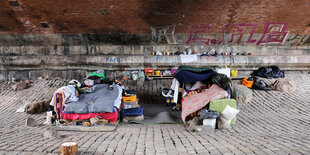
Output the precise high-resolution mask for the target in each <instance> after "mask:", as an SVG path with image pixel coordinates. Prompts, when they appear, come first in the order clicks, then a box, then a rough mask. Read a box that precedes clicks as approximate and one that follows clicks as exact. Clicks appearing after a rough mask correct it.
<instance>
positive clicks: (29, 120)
mask: <svg viewBox="0 0 310 155" xmlns="http://www.w3.org/2000/svg"><path fill="white" fill-rule="evenodd" d="M25 125H26V126H27V127H35V126H38V125H39V124H38V122H37V121H36V120H35V119H34V118H32V117H28V118H27V119H26V124H25Z"/></svg>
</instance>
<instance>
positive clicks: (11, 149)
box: [0, 74, 310, 154]
mask: <svg viewBox="0 0 310 155" xmlns="http://www.w3.org/2000/svg"><path fill="white" fill-rule="evenodd" d="M288 78H290V79H292V80H294V81H295V82H296V83H297V91H296V92H294V93H281V92H276V91H268V92H266V91H254V99H253V100H252V101H251V102H250V103H247V104H241V105H238V109H240V110H241V111H240V113H239V114H238V117H237V121H236V125H234V126H233V127H232V128H231V129H229V130H223V131H220V130H216V131H215V133H214V134H206V133H203V132H202V133H190V132H187V131H186V130H185V128H184V127H183V125H181V124H179V125H130V124H127V125H120V126H118V128H117V130H116V131H115V132H67V131H62V132H59V134H61V135H63V136H64V137H63V138H58V139H47V138H43V136H42V135H43V133H44V132H45V131H46V130H47V128H48V127H46V126H39V127H25V119H26V118H27V117H30V116H31V117H34V118H35V119H36V120H37V121H38V122H40V123H43V122H44V119H45V117H44V114H38V115H29V114H26V113H16V109H17V108H19V107H20V106H22V105H23V104H25V103H26V102H34V101H39V100H41V99H45V98H48V97H50V95H51V94H52V92H53V91H54V90H55V89H57V88H58V87H60V86H62V85H63V84H64V82H63V81H62V80H57V79H54V80H45V79H43V80H39V81H36V82H35V83H34V84H33V86H32V87H31V88H29V89H26V90H22V91H18V92H14V91H12V90H11V84H8V83H7V82H2V83H0V90H1V91H0V99H1V100H0V154H58V153H59V152H60V149H59V144H60V143H61V142H62V141H64V140H76V141H78V150H79V153H80V154H103V153H104V154H310V135H309V129H310V112H309V111H310V104H309V103H310V96H309V93H310V90H309V88H310V75H309V74H298V75H288ZM272 81H274V80H269V82H272ZM157 82H158V81H157ZM152 84H154V81H148V82H146V84H145V87H146V86H147V85H148V86H151V85H152ZM155 84H156V81H155ZM166 85H168V84H166ZM139 89H142V88H139ZM156 91H157V90H155V92H156ZM148 93H150V92H148Z"/></svg>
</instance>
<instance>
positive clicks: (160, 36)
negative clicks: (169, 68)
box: [151, 25, 182, 44]
mask: <svg viewBox="0 0 310 155" xmlns="http://www.w3.org/2000/svg"><path fill="white" fill-rule="evenodd" d="M151 31H152V40H151V43H153V44H154V43H167V44H180V41H177V40H176V37H175V34H174V31H175V25H171V26H164V27H151ZM181 43H182V42H181Z"/></svg>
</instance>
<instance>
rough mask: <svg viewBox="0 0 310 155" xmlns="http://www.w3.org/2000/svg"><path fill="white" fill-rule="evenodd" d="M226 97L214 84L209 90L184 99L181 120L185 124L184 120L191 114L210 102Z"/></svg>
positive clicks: (224, 92)
mask: <svg viewBox="0 0 310 155" xmlns="http://www.w3.org/2000/svg"><path fill="white" fill-rule="evenodd" d="M226 97H227V92H226V91H225V90H224V89H223V88H221V87H219V86H218V85H216V84H213V85H212V86H211V87H210V89H207V90H206V91H204V92H201V93H198V94H195V95H191V96H189V97H187V98H185V99H184V101H183V103H182V120H183V122H184V123H185V118H186V117H187V116H188V115H190V114H191V113H193V112H196V111H197V110H200V109H201V108H203V107H204V106H206V105H207V104H208V103H209V102H210V101H211V100H216V99H222V98H226Z"/></svg>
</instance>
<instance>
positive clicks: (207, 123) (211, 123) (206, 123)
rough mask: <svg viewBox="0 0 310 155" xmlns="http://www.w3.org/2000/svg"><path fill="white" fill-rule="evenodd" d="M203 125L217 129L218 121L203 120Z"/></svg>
mask: <svg viewBox="0 0 310 155" xmlns="http://www.w3.org/2000/svg"><path fill="white" fill-rule="evenodd" d="M202 124H203V125H210V126H212V128H213V129H215V124H216V119H203V123H202Z"/></svg>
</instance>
